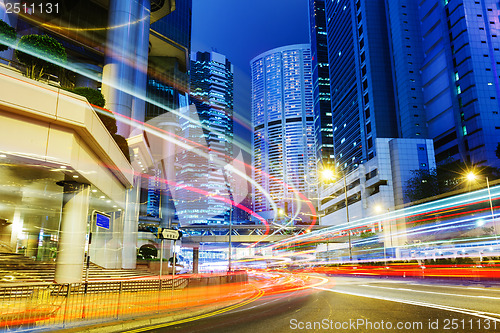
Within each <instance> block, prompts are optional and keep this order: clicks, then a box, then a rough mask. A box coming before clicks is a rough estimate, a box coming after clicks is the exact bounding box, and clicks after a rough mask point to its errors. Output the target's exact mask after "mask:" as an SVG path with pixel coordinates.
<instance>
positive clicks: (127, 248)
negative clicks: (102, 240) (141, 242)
mask: <svg viewBox="0 0 500 333" xmlns="http://www.w3.org/2000/svg"><path fill="white" fill-rule="evenodd" d="M140 192H141V177H140V176H134V187H133V188H131V189H129V190H128V191H127V201H126V208H125V214H124V218H123V250H122V268H124V269H135V268H136V263H137V250H136V247H137V235H138V232H139V229H138V226H139V208H140V206H139V204H140V202H139V201H140Z"/></svg>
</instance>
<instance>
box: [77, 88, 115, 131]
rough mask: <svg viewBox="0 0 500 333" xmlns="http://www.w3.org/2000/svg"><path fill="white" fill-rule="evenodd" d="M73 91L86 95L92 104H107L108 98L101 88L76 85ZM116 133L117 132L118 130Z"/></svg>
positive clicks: (101, 105) (100, 105) (102, 105)
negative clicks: (105, 97) (106, 98)
mask: <svg viewBox="0 0 500 333" xmlns="http://www.w3.org/2000/svg"><path fill="white" fill-rule="evenodd" d="M71 91H72V92H74V93H75V94H78V95H81V96H84V97H86V98H87V100H88V101H89V103H90V104H94V105H97V106H99V107H101V108H103V107H104V105H106V100H105V99H104V96H103V94H102V93H101V92H100V91H99V90H96V89H92V88H88V87H76V88H74V89H71ZM114 133H116V131H115V132H114Z"/></svg>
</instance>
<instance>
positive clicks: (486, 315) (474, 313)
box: [314, 287, 500, 322]
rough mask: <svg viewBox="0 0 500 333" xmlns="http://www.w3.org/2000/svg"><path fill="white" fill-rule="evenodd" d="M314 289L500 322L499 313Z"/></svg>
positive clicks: (319, 288)
mask: <svg viewBox="0 0 500 333" xmlns="http://www.w3.org/2000/svg"><path fill="white" fill-rule="evenodd" d="M314 289H318V290H324V291H330V292H332V293H337V294H344V295H351V296H359V297H366V298H373V299H379V300H383V301H389V302H397V303H404V304H410V305H417V306H423V307H427V308H433V309H440V310H446V311H452V312H457V313H462V314H466V315H470V316H475V317H480V318H484V319H489V320H493V321H496V322H500V318H495V317H492V316H499V315H500V314H498V313H491V312H484V311H476V310H471V309H464V308H456V307H452V306H446V305H440V304H433V303H426V302H417V301H408V300H403V299H396V298H389V297H383V296H374V295H365V294H359V293H353V292H349V291H342V290H334V289H328V288H323V287H314Z"/></svg>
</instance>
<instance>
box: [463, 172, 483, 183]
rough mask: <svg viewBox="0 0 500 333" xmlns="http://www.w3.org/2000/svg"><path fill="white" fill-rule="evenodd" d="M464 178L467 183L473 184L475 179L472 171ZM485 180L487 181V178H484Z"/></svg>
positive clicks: (475, 176)
mask: <svg viewBox="0 0 500 333" xmlns="http://www.w3.org/2000/svg"><path fill="white" fill-rule="evenodd" d="M465 178H466V179H467V180H468V181H469V182H473V181H475V180H476V179H477V175H476V174H475V173H474V172H472V171H469V172H468V173H467V174H466V175H465ZM486 179H488V177H486Z"/></svg>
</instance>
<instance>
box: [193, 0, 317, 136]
mask: <svg viewBox="0 0 500 333" xmlns="http://www.w3.org/2000/svg"><path fill="white" fill-rule="evenodd" d="M308 3H309V1H308V0H193V26H192V35H191V39H192V44H191V45H192V52H196V51H211V50H215V51H217V52H219V53H222V54H224V55H225V56H226V57H227V58H228V59H229V61H231V62H232V63H233V65H234V109H235V126H234V127H235V128H234V134H235V138H237V137H238V138H239V139H240V141H241V140H243V141H244V142H246V143H247V144H248V145H249V142H250V130H249V124H250V119H251V105H250V102H251V96H250V95H251V84H250V60H251V59H252V58H254V57H255V56H257V55H259V54H260V53H262V52H265V51H267V50H270V49H273V48H275V47H280V46H285V45H290V44H301V43H309V27H308V20H309V18H308V16H309V14H308ZM238 120H242V121H243V122H245V123H246V126H248V127H247V129H245V127H244V126H242V125H241V124H238Z"/></svg>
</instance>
